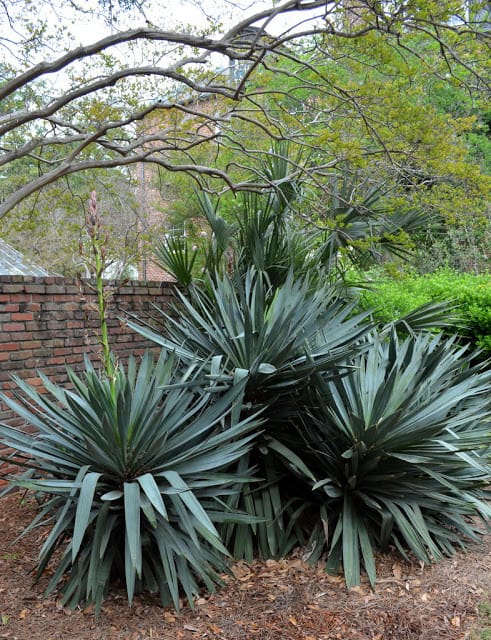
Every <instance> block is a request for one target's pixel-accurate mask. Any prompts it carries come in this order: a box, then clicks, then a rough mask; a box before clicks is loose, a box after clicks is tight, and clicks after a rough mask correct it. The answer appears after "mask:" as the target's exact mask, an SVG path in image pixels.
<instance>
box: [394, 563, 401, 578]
mask: <svg viewBox="0 0 491 640" xmlns="http://www.w3.org/2000/svg"><path fill="white" fill-rule="evenodd" d="M392 573H393V574H394V578H396V580H400V579H401V578H402V566H401V564H400V563H399V562H394V564H393V565H392Z"/></svg>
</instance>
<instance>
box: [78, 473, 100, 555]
mask: <svg viewBox="0 0 491 640" xmlns="http://www.w3.org/2000/svg"><path fill="white" fill-rule="evenodd" d="M100 477H101V474H100V473H97V472H89V473H87V474H85V475H84V477H83V478H82V480H81V482H82V484H81V486H80V494H79V496H78V501H77V510H76V512H75V523H74V526H73V540H72V561H73V562H75V558H76V557H77V554H78V552H79V550H80V546H81V544H82V540H83V537H84V535H85V532H86V529H87V525H88V524H89V520H90V516H91V513H92V503H93V500H94V494H95V490H96V487H97V482H98V480H99V478H100Z"/></svg>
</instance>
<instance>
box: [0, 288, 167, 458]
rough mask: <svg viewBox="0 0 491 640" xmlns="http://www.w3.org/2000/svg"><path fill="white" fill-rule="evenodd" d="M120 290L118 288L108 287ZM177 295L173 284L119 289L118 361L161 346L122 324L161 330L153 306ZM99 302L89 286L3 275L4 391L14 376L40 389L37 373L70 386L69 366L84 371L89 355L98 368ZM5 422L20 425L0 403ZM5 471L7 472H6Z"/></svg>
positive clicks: (112, 328) (0, 342)
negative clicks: (131, 320)
mask: <svg viewBox="0 0 491 640" xmlns="http://www.w3.org/2000/svg"><path fill="white" fill-rule="evenodd" d="M108 284H110V285H112V286H114V287H116V285H117V283H115V282H113V283H108ZM173 295H174V285H173V284H172V283H169V282H128V283H126V284H123V285H122V286H120V287H119V288H115V289H114V294H113V296H112V298H111V300H110V304H109V313H108V327H109V339H110V342H111V347H112V349H113V351H114V353H115V354H117V356H118V358H119V359H120V360H122V361H124V360H126V359H127V358H128V356H129V355H130V354H134V355H141V354H142V353H143V352H144V351H145V350H146V349H154V350H155V351H156V352H158V350H159V349H158V347H156V346H155V345H154V344H153V343H150V342H148V341H146V340H145V339H143V338H142V337H141V336H140V335H139V334H138V333H136V332H135V331H132V330H131V329H129V328H128V327H127V326H125V324H124V322H123V321H122V320H121V318H122V317H128V314H135V315H136V316H138V317H139V318H141V319H144V320H146V321H148V322H151V323H152V324H153V325H154V326H155V327H156V328H159V329H160V330H161V329H162V326H161V323H162V318H161V317H159V314H158V313H157V312H156V310H155V308H154V306H153V305H156V306H158V307H160V308H165V309H167V308H168V305H169V302H170V301H171V300H172V297H173ZM95 302H96V297H95V295H94V293H93V290H92V289H91V288H90V286H89V283H87V282H83V283H82V285H81V286H79V284H77V282H76V281H72V280H66V279H64V278H52V277H49V278H37V277H32V276H0V390H2V391H4V392H7V393H9V389H11V388H12V387H13V386H14V384H13V382H12V380H11V375H12V374H15V375H17V376H19V377H21V378H23V379H26V380H27V381H28V382H29V383H31V384H33V385H35V386H40V385H41V381H40V379H39V376H38V374H37V370H38V369H41V370H42V371H43V373H44V374H45V375H47V376H48V377H49V378H50V379H51V380H53V381H56V382H57V383H60V384H64V383H66V382H67V375H66V366H67V365H69V366H70V367H71V368H72V369H74V370H75V371H81V370H82V369H83V367H84V354H87V355H89V356H90V358H91V360H92V361H93V362H94V363H95V364H97V363H98V362H99V359H98V354H97V352H98V341H97V337H96V335H97V330H98V326H99V320H98V315H97V313H96V311H95V309H96V307H95ZM0 420H1V421H2V422H7V423H8V424H11V425H16V426H21V427H22V423H21V421H20V420H19V419H18V418H16V417H15V416H14V415H13V414H12V413H11V412H9V411H8V410H7V408H6V407H5V406H3V407H2V405H1V404H0ZM4 470H5V469H4Z"/></svg>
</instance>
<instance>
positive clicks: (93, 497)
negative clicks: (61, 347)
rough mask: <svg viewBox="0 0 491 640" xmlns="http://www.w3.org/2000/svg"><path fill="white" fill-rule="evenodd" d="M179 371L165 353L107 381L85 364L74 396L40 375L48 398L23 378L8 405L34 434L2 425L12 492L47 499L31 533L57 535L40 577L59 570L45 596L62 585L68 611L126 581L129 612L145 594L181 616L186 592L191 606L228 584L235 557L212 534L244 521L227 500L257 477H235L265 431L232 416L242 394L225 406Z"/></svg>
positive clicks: (44, 553) (226, 397)
mask: <svg viewBox="0 0 491 640" xmlns="http://www.w3.org/2000/svg"><path fill="white" fill-rule="evenodd" d="M175 370H176V368H175V366H174V360H173V358H172V357H167V356H166V355H165V353H164V354H163V355H162V356H161V357H160V359H159V361H158V362H157V363H156V364H154V362H153V357H152V356H151V355H149V354H147V355H146V356H145V357H144V358H143V360H142V362H141V364H140V365H139V366H137V365H136V363H135V362H134V361H133V360H131V361H130V362H129V364H128V367H127V370H126V369H124V368H123V367H122V366H118V367H117V368H115V370H114V375H113V377H112V378H111V379H109V378H108V377H107V376H106V375H105V374H101V373H99V372H97V371H96V370H95V369H94V368H93V367H92V366H91V365H90V363H87V369H86V371H85V372H84V373H83V374H82V375H80V376H78V375H75V373H73V372H70V380H71V383H72V385H73V388H72V389H71V390H69V389H66V390H65V389H62V388H60V387H58V386H56V385H55V384H53V383H51V382H50V381H49V380H48V379H47V378H46V377H45V376H43V375H41V379H42V381H43V384H44V387H45V389H46V390H47V391H48V392H49V395H48V394H45V393H42V394H40V393H38V391H36V389H34V388H33V387H31V386H29V385H28V384H26V383H25V382H23V381H22V380H20V379H17V380H16V382H17V385H18V390H19V392H20V393H19V392H18V393H17V394H16V395H17V399H12V398H7V397H3V401H4V402H5V403H6V404H7V405H8V406H9V407H10V408H11V409H13V410H14V411H16V412H17V414H18V415H19V416H21V417H22V418H24V419H25V420H26V421H27V423H28V424H30V425H31V427H32V428H33V429H34V431H33V432H32V433H24V432H22V431H20V430H18V429H15V428H13V427H9V426H6V425H0V442H1V443H2V444H3V445H4V446H6V447H9V448H11V449H12V450H13V451H14V453H15V462H16V463H17V464H18V465H21V466H22V467H24V468H25V472H23V473H19V474H17V475H15V476H13V477H12V478H11V483H12V484H13V485H16V486H20V487H25V488H27V489H31V490H33V491H35V492H37V493H38V495H45V496H46V498H45V500H44V501H43V502H42V504H41V506H40V511H39V513H38V515H37V516H36V517H35V519H34V520H33V522H32V523H31V524H30V526H29V527H28V529H29V530H30V529H32V528H34V527H42V528H43V530H44V529H46V528H47V529H48V530H49V533H48V534H47V537H46V539H45V540H44V542H43V544H42V547H41V550H40V553H39V565H38V569H37V577H38V578H39V577H40V575H41V574H42V573H43V572H44V570H45V569H46V567H47V565H48V563H49V562H50V560H52V561H54V562H55V563H57V566H56V568H55V570H54V573H53V575H52V577H51V580H50V582H49V586H48V592H51V591H53V590H54V589H56V588H57V587H60V589H61V592H62V594H63V603H64V604H67V605H69V606H76V605H78V604H84V603H85V604H87V603H95V607H96V610H100V607H101V604H102V601H103V599H104V597H105V595H106V593H107V591H108V589H109V586H110V583H111V581H112V580H114V579H116V578H120V579H122V580H123V581H124V582H125V584H126V590H127V597H128V600H129V602H130V603H131V601H132V599H133V596H134V593H135V589H148V590H150V591H151V592H159V593H160V597H161V600H162V602H163V603H164V604H173V605H174V606H175V607H176V608H177V607H178V606H179V597H180V593H184V594H185V595H186V596H187V598H188V600H189V601H190V602H191V603H192V602H193V598H194V597H195V595H196V593H197V592H198V591H199V589H200V588H201V587H203V586H205V587H206V588H208V589H213V588H214V586H215V585H216V584H217V583H220V574H221V573H222V572H223V571H225V570H226V563H225V560H224V559H225V556H226V555H227V552H226V549H225V548H224V546H223V544H222V542H221V539H220V536H219V534H218V531H217V528H216V527H217V524H220V523H222V522H224V521H227V520H228V519H238V520H239V521H240V519H241V517H242V516H240V515H239V514H234V513H231V512H230V510H229V509H228V508H227V507H226V505H225V501H226V500H227V498H228V496H229V494H230V493H231V492H233V491H234V490H236V489H234V488H233V487H237V485H238V484H240V483H242V482H246V481H247V480H248V478H249V475H250V474H249V471H248V469H244V470H243V471H244V473H243V475H242V477H240V478H239V477H237V475H236V474H230V473H229V469H230V467H231V465H232V464H233V463H235V462H236V461H237V460H238V459H240V458H241V457H243V456H244V455H246V454H247V451H248V449H249V447H250V441H251V438H253V436H254V431H255V429H256V428H257V421H255V419H254V418H247V419H244V420H243V421H241V422H238V421H236V420H234V418H233V415H232V413H233V412H232V408H233V407H234V406H235V405H237V404H240V403H241V397H242V393H243V389H242V388H241V385H240V384H239V385H235V386H234V387H233V388H231V389H230V390H228V391H227V392H226V393H221V394H220V395H219V396H218V395H216V394H214V393H213V392H212V391H211V390H206V389H203V388H202V387H201V385H200V384H199V383H198V382H197V381H196V380H194V379H193V374H192V371H188V372H187V375H185V376H184V379H183V380H182V379H178V378H176V376H175V373H174V372H175ZM235 413H236V412H235ZM55 552H57V553H55Z"/></svg>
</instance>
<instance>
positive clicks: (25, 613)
mask: <svg viewBox="0 0 491 640" xmlns="http://www.w3.org/2000/svg"><path fill="white" fill-rule="evenodd" d="M28 615H29V609H22V611H21V612H20V613H19V618H20V619H21V620H24V619H25V618H27V616H28Z"/></svg>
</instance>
